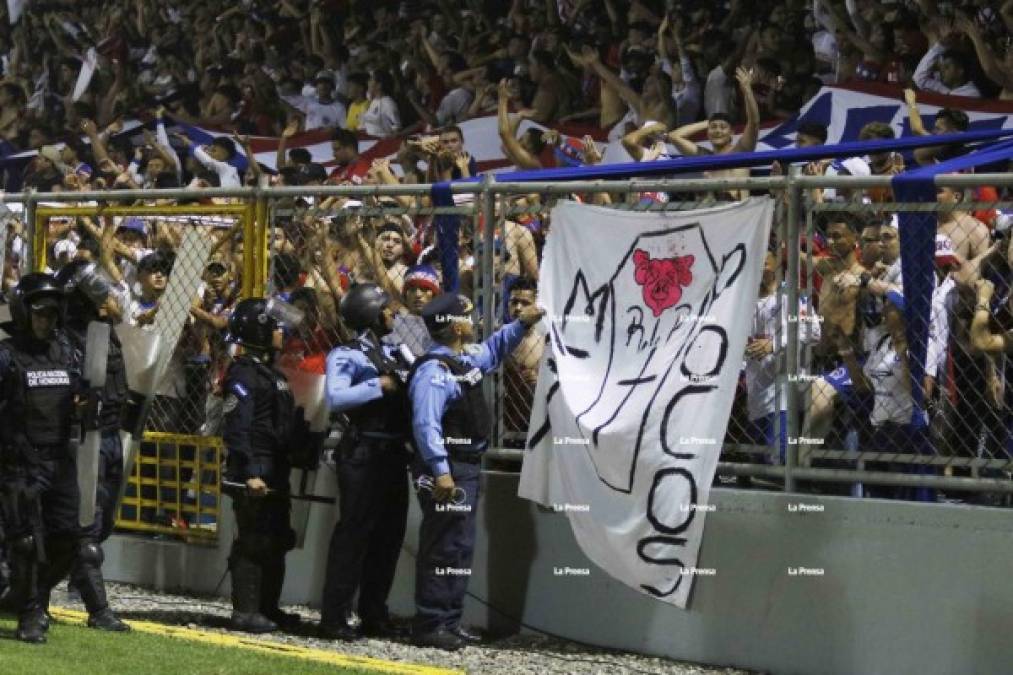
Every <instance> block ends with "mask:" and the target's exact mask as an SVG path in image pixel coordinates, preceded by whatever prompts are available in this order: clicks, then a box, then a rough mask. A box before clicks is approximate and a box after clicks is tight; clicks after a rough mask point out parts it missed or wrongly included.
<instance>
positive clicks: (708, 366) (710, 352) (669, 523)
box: [528, 223, 749, 598]
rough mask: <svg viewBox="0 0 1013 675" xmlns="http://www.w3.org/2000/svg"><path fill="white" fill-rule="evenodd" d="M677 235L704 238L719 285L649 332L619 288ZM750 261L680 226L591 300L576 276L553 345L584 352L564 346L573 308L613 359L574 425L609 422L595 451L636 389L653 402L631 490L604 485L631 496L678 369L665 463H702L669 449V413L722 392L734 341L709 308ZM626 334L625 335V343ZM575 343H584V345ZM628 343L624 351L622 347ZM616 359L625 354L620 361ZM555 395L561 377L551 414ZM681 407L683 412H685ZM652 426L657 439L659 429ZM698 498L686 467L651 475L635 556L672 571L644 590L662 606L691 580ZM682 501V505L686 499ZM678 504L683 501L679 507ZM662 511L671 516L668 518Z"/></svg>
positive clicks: (596, 432)
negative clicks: (720, 251) (682, 379)
mask: <svg viewBox="0 0 1013 675" xmlns="http://www.w3.org/2000/svg"><path fill="white" fill-rule="evenodd" d="M673 234H682V235H684V236H689V237H693V238H694V239H695V238H696V237H699V243H700V245H701V246H702V248H703V250H704V253H705V255H704V256H703V257H701V256H699V254H697V257H698V260H700V261H701V262H704V261H706V266H707V270H706V274H704V276H705V277H707V276H710V275H711V274H713V275H714V277H713V283H712V284H711V285H710V287H709V288H705V289H701V290H703V297H702V299H701V300H700V302H699V305H697V306H696V311H695V312H694V306H693V305H692V304H689V303H684V304H681V305H678V306H676V307H672V308H668V309H667V310H665V311H666V312H672V314H668V315H667V317H665V319H666V320H673V324H672V325H671V327H670V328H666V327H665V326H660V325H659V324H660V323H661V321H660V320H658V317H655V320H654V326H648V325H646V324H645V321H647V320H648V314H647V311H646V310H645V309H644V308H643V307H640V306H639V305H633V306H630V307H621V306H620V305H619V302H618V300H619V298H617V296H616V288H617V287H616V283H617V280H618V279H619V278H620V275H621V274H623V273H625V272H626V271H628V267H627V265H628V263H629V261H630V260H631V258H632V256H633V253H634V251H635V250H636V249H637V248H638V247H641V246H643V245H644V242H647V241H649V240H651V239H655V238H659V237H668V236H670V235H673ZM694 253H696V251H694ZM748 258H749V255H748V251H747V248H746V245H745V243H739V244H736V245H735V246H734V247H733V248H732V249H731V250H729V251H728V252H727V253H726V254H724V255H723V256H722V257H721V258H720V261H719V260H718V259H717V258H716V256H715V252H713V251H712V250H711V247H710V243H709V242H708V241H707V237H706V236H704V233H703V228H702V226H701V224H700V223H691V224H687V225H683V226H676V227H665V228H662V229H659V230H656V231H653V232H647V233H642V234H640V235H639V236H637V237H636V238H635V240H634V241H633V243H632V245H631V246H630V248H629V250H628V251H626V253H625V255H624V256H623V257H622V259H621V260H619V261H617V265H616V268H615V273H614V274H613V276H612V278H611V279H608V280H606V281H605V282H604V283H603V284H602V285H601V286H599V287H597V288H595V289H594V291H593V292H592V289H591V288H590V287H589V285H588V279H587V277H586V276H585V274H584V272H583V271H581V270H578V271H577V272H576V273H575V275H574V277H573V285H572V287H571V290H570V294H569V297H568V298H567V300H566V302H565V305H564V309H563V316H562V317H561V318H560V320H559V322H558V323H557V322H555V321H554V322H552V337H551V338H550V339H551V340H552V341H553V342H554V343H555V346H556V349H557V351H558V356H561V357H563V358H566V357H569V356H574V357H578V354H575V353H574V351H575V350H574V348H573V347H572V346H571V345H569V344H566V333H565V331H566V328H567V326H568V319H569V318H571V317H570V314H571V312H573V311H574V310H575V309H576V310H577V312H578V313H579V312H580V311H581V308H583V313H584V314H586V315H587V316H588V317H591V316H595V330H594V335H593V343H592V344H593V345H594V347H593V348H596V349H607V353H606V354H602V357H603V358H604V357H606V356H607V362H606V364H605V367H604V369H603V372H602V373H601V384H600V386H599V387H598V391H597V396H594V397H593V400H592V401H591V402H590V403H588V404H587V405H586V407H584V409H583V410H579V411H574V412H575V414H574V416H573V418H574V419H573V420H572V421H573V422H574V423H576V424H577V425H578V426H580V424H581V420H582V419H586V417H585V416H587V415H594V416H595V418H597V420H601V418H602V417H606V416H607V417H608V419H607V420H604V421H597V420H596V422H594V423H591V424H590V425H589V426H593V427H594V428H593V429H592V434H591V438H592V443H593V444H594V445H595V446H597V445H598V443H599V436H600V432H601V431H602V430H603V429H605V428H607V427H608V426H609V425H611V424H614V423H615V420H616V419H617V418H618V417H619V416H620V413H622V411H623V409H624V408H629V407H630V406H631V404H632V403H631V402H632V401H633V400H634V399H633V396H634V395H635V394H639V393H641V392H642V393H644V394H646V393H647V392H644V391H643V390H638V389H637V388H638V387H640V386H642V385H646V386H648V387H649V391H650V394H651V396H650V398H649V400H648V401H647V403H646V405H643V404H642V403H638V405H643V407H644V409H643V412H642V417H641V422H640V425H639V430H638V433H637V438H636V445H635V447H634V448H633V451H632V453H631V454H632V457H631V460H632V461H631V463H630V466H629V476H628V482H626V477H625V476H624V477H623V479H621V480H620V481H619V484H617V485H615V484H612V483H614V482H617V481H610V479H609V478H608V477H607V475H606V474H604V473H603V472H601V471H600V470H599V469H598V467H595V470H596V473H597V474H598V477H599V480H601V482H602V483H603V484H605V485H607V486H608V487H609V488H611V489H613V490H616V491H618V492H621V493H626V494H631V493H632V491H633V485H634V477H635V472H636V467H637V464H638V460H639V453H640V449H641V447H643V444H644V443H650V442H651V440H652V439H651V438H649V437H648V433H647V429H648V422H649V421H655V420H657V412H658V408H657V407H656V405H657V404H658V403H661V401H658V400H657V399H658V397H659V396H660V395H662V394H664V395H668V391H671V389H673V388H675V383H672V382H670V383H669V385H668V387H669V389H668V391H663V390H664V389H665V387H666V382H669V379H668V378H669V377H670V376H672V377H674V376H675V372H676V371H675V368H674V367H675V366H676V365H678V372H681V373H682V374H683V375H684V376H686V378H687V379H688V381H689V384H687V385H686V386H682V387H679V388H678V390H677V391H675V392H674V393H673V394H672V395H671V398H670V399H669V401H668V402H667V404H666V405H665V407H664V412H663V415H662V418H661V420H660V421H661V424H660V427H658V430H659V431H660V435H661V448H662V451H663V452H664V453H665V454H666V455H668V456H669V457H671V458H672V459H671V460H668V461H669V462H673V461H674V462H677V461H687V460H694V459H696V458H697V456H698V453H696V452H677V450H680V448H679V447H678V446H677V445H676V444H675V443H674V442H673V443H671V444H670V443H669V435H670V433H672V432H673V431H674V429H673V428H672V427H673V426H674V419H675V418H674V417H673V411H674V410H675V408H676V407H677V405H678V404H679V403H686V402H687V401H693V400H694V397H696V396H698V395H705V394H708V393H711V392H713V391H714V390H716V389H717V388H718V384H717V377H716V376H718V375H720V374H721V373H722V372H723V369H724V367H725V365H726V363H727V362H728V335H727V332H726V330H725V328H724V327H722V326H718V325H713V324H711V323H710V322H709V320H708V319H707V317H708V316H710V315H711V313H712V312H713V308H714V307H715V306H716V305H717V302H718V299H719V297H720V296H721V294H722V293H724V291H726V290H728V289H730V288H732V287H733V286H734V284H735V283H736V282H737V281H738V280H740V278H741V276H740V275H741V274H742V271H743V270H744V269H746V263H747V261H748ZM624 300H626V298H624ZM620 312H623V316H622V317H621V316H619V314H620ZM572 318H574V319H576V318H577V317H576V316H574V317H572ZM688 321H691V322H692V325H691V326H686V322H688ZM622 322H625V325H621V323H622ZM557 326H558V328H557ZM610 331H611V332H610ZM680 332H681V334H680ZM623 333H625V341H624V339H623ZM705 333H706V334H705ZM673 338H677V339H678V342H677V343H674V344H673V343H672V340H673ZM603 340H605V344H603V343H602V341H603ZM715 340H717V344H715V343H714V341H715ZM571 341H572V340H571ZM577 342H578V344H579V341H577ZM624 342H625V345H624V344H623V343H624ZM581 346H582V347H584V348H585V349H587V348H592V347H591V345H590V344H588V345H581ZM624 347H625V349H626V350H627V351H626V352H623V349H624ZM715 347H716V349H715ZM631 349H633V350H636V359H639V360H641V364H642V365H641V368H640V369H639V372H637V374H636V375H635V376H633V377H626V378H625V379H618V378H617V377H616V374H615V373H614V371H613V368H614V367H616V365H617V363H618V361H619V359H623V358H626V359H627V361H626V362H625V363H623V364H622V365H623V368H624V370H626V369H627V368H628V369H629V370H626V372H629V371H630V370H635V369H634V368H630V366H632V365H633V364H631V363H629V360H628V357H627V356H625V354H629V353H630V352H629V350H631ZM576 351H580V352H581V353H580V355H579V357H581V358H586V357H587V355H588V352H587V351H585V350H576ZM620 354H624V355H623V356H621V355H620ZM656 358H657V359H659V361H660V363H659V362H656V361H655V359H656ZM555 365H556V364H555V363H552V364H551V365H550V367H552V366H555ZM553 371H555V368H553ZM704 378H707V379H709V380H710V382H703V383H701V382H699V381H697V380H699V379H704ZM617 386H618V387H623V388H625V389H626V391H625V392H623V396H622V398H621V400H620V401H618V402H615V400H614V398H613V397H614V396H615V395H616V394H618V393H619V391H620V390H618V389H617V388H616V387H617ZM558 387H559V382H558V379H557V381H556V382H555V383H554V384H553V385H552V386H550V387H549V389H548V392H547V395H546V407H548V403H549V401H550V399H551V398H552V396H553V395H554V394H555V392H556V391H558ZM639 398H646V396H643V397H641V396H638V399H639ZM696 400H701V399H696ZM603 404H608V405H607V407H606V408H605V409H604V410H603V409H601V407H600V406H602V405H603ZM682 409H683V410H684V409H685V406H683V407H682ZM683 417H685V416H683ZM651 428H652V431H653V425H652V426H651ZM549 429H550V422H549V418H548V411H546V420H545V422H544V424H543V425H542V426H541V427H540V428H539V429H538V431H536V432H535V434H534V435H533V436H532V440H531V442H530V443H529V445H528V447H529V448H531V447H534V446H535V445H536V444H537V443H539V442H543V441H544V439H545V435H546V434H547V433H548V431H549ZM673 441H674V437H673ZM624 457H625V455H624ZM676 492H678V493H679V494H681V495H687V498H688V501H689V503H688V504H687V505H686V506H687V507H688V508H685V511H683V510H682V509H678V508H674V509H673V501H675V500H673V499H672V498H671V497H670V495H673V494H675V493H676ZM699 494H700V493H699V489H698V485H697V480H696V477H695V476H694V475H693V473H692V471H691V470H690V468H689V467H680V466H672V465H668V466H662V467H660V468H658V469H657V470H656V471H655V473H654V476H653V480H652V485H651V488H650V491H649V493H648V497H647V501H646V504H645V506H646V512H645V516H646V519H647V521H648V522H649V523H650V525H651V533H650V534H649V535H648V536H645V537H643V538H641V539H640V540H639V541H638V542H637V546H636V554H637V556H638V557H639V559H640V560H641V561H642V562H644V563H646V564H648V565H652V566H653V565H661V566H665V567H668V568H669V570H671V571H669V570H665V571H664V573H663V574H659V575H658V576H657V577H655V578H652V583H641V584H640V588H641V590H642V591H644V592H645V593H648V594H650V595H652V596H654V597H657V598H664V597H667V596H670V595H672V594H674V593H675V592H676V591H678V590H679V589H680V587H681V583H682V578H683V576H685V575H683V574H681V572H682V571H684V570H685V565H684V563H683V562H682V560H681V558H680V555H683V556H684V555H685V550H686V549H685V547H686V545H687V543H688V540H687V537H685V536H673V535H679V534H684V533H685V532H686V531H687V530H688V528H689V527H690V526H691V524H692V523H693V522H694V520H693V519H694V517H695V514H696V510H697V509H696V508H695V507H696V506H697V501H698V499H699V498H700V496H699ZM679 501H680V502H682V501H683V500H679ZM681 505H682V504H681V503H680V504H679V505H676V506H681ZM666 509H673V510H672V511H668V510H666ZM676 514H677V515H676ZM673 573H674V574H673Z"/></svg>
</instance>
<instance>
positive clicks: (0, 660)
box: [0, 615, 375, 675]
mask: <svg viewBox="0 0 1013 675" xmlns="http://www.w3.org/2000/svg"><path fill="white" fill-rule="evenodd" d="M15 627H16V622H15V621H14V620H13V619H12V618H11V617H10V616H9V615H4V616H0V673H4V675H39V674H43V673H44V674H45V675H90V674H91V673H100V674H101V675H119V674H120V673H131V674H136V675H170V674H171V675H179V674H181V673H185V674H186V675H233V674H235V675H239V674H240V673H241V674H242V675H260V674H262V675H275V674H276V673H299V674H300V675H302V674H303V673H305V674H306V675H317V674H318V673H319V674H320V675H323V674H324V673H327V674H328V675H334V674H336V673H367V672H371V671H366V670H356V669H346V668H341V667H339V666H335V665H328V664H324V663H313V662H310V661H306V660H303V659H298V658H293V657H286V656H274V655H271V654H263V653H257V652H253V651H247V650H245V649H237V648H229V647H218V646H214V645H205V644H201V643H197V642H190V641H187V640H183V639H179V638H170V637H163V636H159V635H150V634H146V633H142V632H139V631H132V632H130V633H124V634H111V633H103V632H101V631H97V630H93V629H90V628H84V627H81V626H73V625H67V624H60V623H57V624H54V625H53V627H52V628H51V629H50V631H49V641H48V642H47V643H46V644H43V645H30V644H24V643H22V642H18V641H17V640H15V639H14V629H15ZM372 672H375V671H372Z"/></svg>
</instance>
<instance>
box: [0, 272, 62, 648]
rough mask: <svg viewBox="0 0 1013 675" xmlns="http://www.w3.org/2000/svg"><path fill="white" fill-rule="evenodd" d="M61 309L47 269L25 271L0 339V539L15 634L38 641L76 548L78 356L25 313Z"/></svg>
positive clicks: (59, 333) (58, 334)
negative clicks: (40, 331) (9, 329)
mask: <svg viewBox="0 0 1013 675" xmlns="http://www.w3.org/2000/svg"><path fill="white" fill-rule="evenodd" d="M46 308H49V309H55V310H56V311H57V312H58V314H59V315H60V316H62V312H63V292H62V290H61V289H60V288H59V286H58V284H57V282H56V280H55V279H54V278H53V277H52V276H50V275H47V274H39V273H33V274H28V275H25V277H23V278H22V280H21V282H20V283H19V285H18V288H17V289H16V290H15V293H14V298H13V302H12V305H11V310H12V315H13V317H14V322H13V323H14V325H13V337H10V338H7V339H5V340H4V341H3V342H0V416H2V418H3V420H4V422H3V424H2V425H0V507H2V510H3V518H4V523H5V529H6V536H7V538H8V550H9V553H10V565H11V595H12V598H11V604H12V605H13V606H14V607H15V608H16V610H17V612H18V629H17V634H16V635H17V637H18V639H20V640H24V641H26V642H44V641H45V632H46V630H47V628H48V621H47V619H46V610H47V608H48V605H49V594H50V591H51V589H52V588H53V586H55V585H56V584H57V583H58V582H59V581H60V580H61V579H62V578H63V577H64V576H65V575H66V574H67V573H68V572H69V571H70V567H71V565H72V563H73V561H74V558H75V556H76V555H77V552H78V547H79V542H80V540H81V528H80V526H79V524H78V494H79V493H78V488H77V469H76V465H75V461H74V460H75V454H74V449H73V440H74V432H73V427H74V417H75V403H74V399H75V395H76V394H77V393H78V388H79V386H80V373H81V354H80V352H78V351H77V350H75V349H74V347H73V345H72V344H71V342H70V340H69V339H68V338H67V336H66V334H65V333H64V332H63V331H62V330H61V329H57V330H56V331H55V332H54V333H53V335H52V336H51V337H50V338H49V339H46V340H40V339H38V338H37V337H35V336H34V335H33V334H32V332H31V319H30V313H31V312H34V311H42V310H43V309H46Z"/></svg>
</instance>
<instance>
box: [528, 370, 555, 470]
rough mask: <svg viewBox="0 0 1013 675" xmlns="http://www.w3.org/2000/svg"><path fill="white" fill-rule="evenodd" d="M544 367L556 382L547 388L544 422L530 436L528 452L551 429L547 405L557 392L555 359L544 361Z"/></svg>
mask: <svg viewBox="0 0 1013 675" xmlns="http://www.w3.org/2000/svg"><path fill="white" fill-rule="evenodd" d="M545 365H546V366H548V368H549V370H550V371H552V374H553V375H555V376H556V381H555V382H553V383H552V385H551V386H550V387H549V391H548V392H546V394H545V421H544V422H542V425H541V426H540V427H538V429H537V430H536V431H535V433H533V434H531V440H530V441H529V442H528V446H527V449H528V450H530V449H532V448H533V447H535V446H536V445H538V444H539V443H540V442H541V440H542V439H543V438H545V434H547V433H549V431H550V430H551V429H552V418H550V417H549V403H550V402H551V401H552V397H553V396H555V394H556V392H557V391H558V390H559V367H558V366H557V365H556V359H554V358H552V357H551V356H550V357H548V358H547V359H545Z"/></svg>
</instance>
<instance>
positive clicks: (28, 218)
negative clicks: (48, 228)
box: [21, 189, 46, 272]
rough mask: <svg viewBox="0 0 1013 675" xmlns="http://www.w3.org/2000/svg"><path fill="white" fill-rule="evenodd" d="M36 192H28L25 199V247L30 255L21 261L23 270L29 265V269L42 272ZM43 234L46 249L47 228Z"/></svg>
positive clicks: (43, 229) (43, 243)
mask: <svg viewBox="0 0 1013 675" xmlns="http://www.w3.org/2000/svg"><path fill="white" fill-rule="evenodd" d="M35 206H36V204H35V190H31V189H29V190H28V194H27V196H26V197H25V246H27V247H28V254H27V255H26V256H25V259H24V260H22V261H21V268H22V269H25V264H26V263H27V265H28V269H29V270H31V271H33V272H34V271H42V268H41V267H39V266H38V259H39V256H40V255H41V253H40V251H39V242H38V241H37V239H38V237H39V230H40V228H39V224H38V223H36V222H35ZM41 230H42V232H43V234H42V247H43V249H45V241H46V239H45V228H41Z"/></svg>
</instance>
